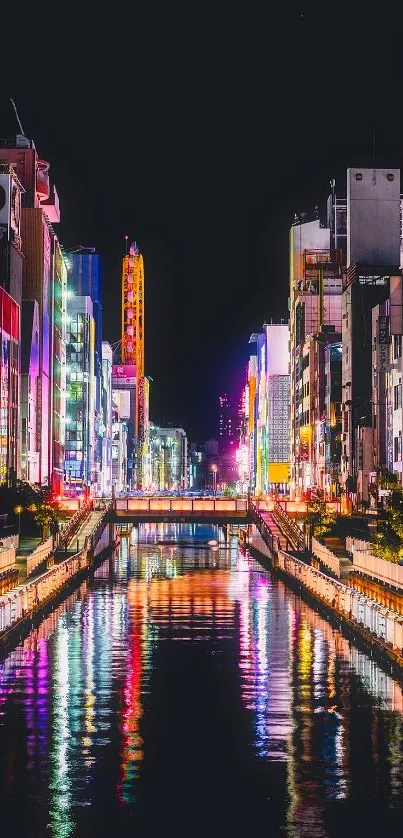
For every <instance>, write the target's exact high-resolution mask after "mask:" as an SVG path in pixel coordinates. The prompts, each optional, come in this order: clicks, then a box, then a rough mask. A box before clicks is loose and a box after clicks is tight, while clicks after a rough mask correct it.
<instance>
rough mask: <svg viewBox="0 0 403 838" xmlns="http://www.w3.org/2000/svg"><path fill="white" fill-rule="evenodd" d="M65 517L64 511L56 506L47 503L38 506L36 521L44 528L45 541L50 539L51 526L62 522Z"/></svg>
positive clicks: (43, 536) (35, 515) (43, 537)
mask: <svg viewBox="0 0 403 838" xmlns="http://www.w3.org/2000/svg"><path fill="white" fill-rule="evenodd" d="M64 517H65V516H64V511H63V509H62V508H61V507H60V506H57V505H56V504H53V503H49V502H47V503H46V502H45V503H41V504H40V505H38V506H37V508H36V511H35V512H34V519H35V522H36V523H37V524H38V526H40V527H41V528H42V539H43V541H45V540H46V539H47V538H49V535H50V528H51V525H52V524H56V523H58V522H59V521H62V520H63V518H64Z"/></svg>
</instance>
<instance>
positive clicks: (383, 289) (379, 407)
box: [341, 168, 402, 505]
mask: <svg viewBox="0 0 403 838" xmlns="http://www.w3.org/2000/svg"><path fill="white" fill-rule="evenodd" d="M400 218H401V199H400V171H399V170H398V169H377V168H374V169H365V168H350V169H348V170H347V271H346V275H345V279H344V283H343V319H342V345H343V356H342V357H343V361H342V411H343V416H342V422H343V434H342V457H341V480H342V482H343V485H344V489H345V492H346V498H347V502H348V504H349V505H351V504H359V505H360V504H361V503H365V504H368V503H369V492H368V487H369V485H370V477H369V475H371V474H374V470H375V469H376V468H379V467H381V466H382V460H384V458H385V454H386V452H387V451H388V450H389V454H386V456H387V457H388V461H389V463H390V464H392V462H393V470H394V471H396V472H398V471H400V467H399V464H400V458H401V454H400V449H401V445H402V443H401V433H400V442H399V429H400V428H401V417H400V414H401V409H400V407H397V406H396V410H395V409H394V404H395V402H394V399H395V392H396V405H398V390H397V391H395V390H394V388H395V386H397V387H398V385H399V372H398V368H399V364H400V363H401V362H400V356H401V335H402V306H401V293H402V291H401V283H402V278H401V270H400V267H399V265H400V241H401V230H400ZM374 310H375V311H374ZM374 330H375V334H374ZM390 346H391V348H392V358H391V359H390V349H389V347H390ZM375 347H376V348H375ZM374 356H375V358H376V366H374ZM390 360H391V361H392V367H393V369H392V368H391V367H390V363H389V362H390ZM385 376H387V377H386V380H385ZM387 381H389V384H390V386H389V396H388V404H389V405H390V407H387V408H386V416H385V409H384V407H383V404H382V400H383V395H384V391H385V384H386V382H387ZM374 397H375V399H374ZM374 402H375V403H374ZM384 417H385V418H384ZM374 422H375V423H376V422H378V423H379V435H378V430H376V431H375V435H374V433H373V429H374ZM383 424H386V436H387V440H386V442H385V439H384V436H385V435H384V430H383V428H382V425H383ZM364 429H365V430H364ZM392 440H393V443H392ZM391 443H392V444H391ZM374 447H375V448H376V451H375V452H374ZM395 454H396V455H397V456H396V459H395ZM392 458H393V460H392Z"/></svg>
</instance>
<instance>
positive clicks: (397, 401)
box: [393, 384, 402, 410]
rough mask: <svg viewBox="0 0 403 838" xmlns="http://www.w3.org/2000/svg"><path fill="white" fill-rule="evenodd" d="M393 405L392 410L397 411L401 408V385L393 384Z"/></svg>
mask: <svg viewBox="0 0 403 838" xmlns="http://www.w3.org/2000/svg"><path fill="white" fill-rule="evenodd" d="M393 404H394V409H395V410H398V409H399V407H401V406H402V385H401V384H395V386H394V388H393Z"/></svg>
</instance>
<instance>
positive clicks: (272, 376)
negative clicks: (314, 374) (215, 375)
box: [263, 323, 290, 492]
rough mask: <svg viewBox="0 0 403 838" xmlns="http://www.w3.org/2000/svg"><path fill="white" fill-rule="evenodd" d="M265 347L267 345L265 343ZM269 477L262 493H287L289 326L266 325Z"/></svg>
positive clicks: (286, 324)
mask: <svg viewBox="0 0 403 838" xmlns="http://www.w3.org/2000/svg"><path fill="white" fill-rule="evenodd" d="M263 345H264V344H263ZM265 346H266V358H267V360H266V387H267V410H265V415H266V425H267V477H266V476H265V481H266V482H265V483H264V484H263V490H264V491H266V492H273V491H285V490H286V489H287V488H288V484H289V480H290V373H289V366H290V352H289V327H288V323H266V324H265Z"/></svg>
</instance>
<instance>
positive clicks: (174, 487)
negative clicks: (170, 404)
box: [149, 422, 188, 492]
mask: <svg viewBox="0 0 403 838" xmlns="http://www.w3.org/2000/svg"><path fill="white" fill-rule="evenodd" d="M149 433H150V450H151V486H152V488H153V489H154V491H167V490H168V491H173V492H176V491H180V490H182V489H187V488H188V465H187V437H186V433H185V431H184V430H183V428H160V427H158V425H154V424H153V423H152V422H150V431H149Z"/></svg>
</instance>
